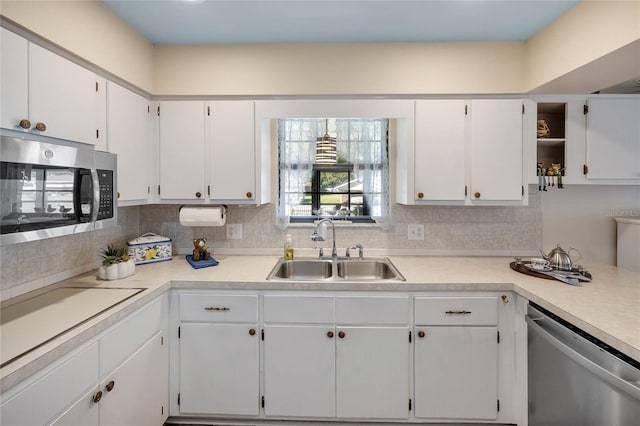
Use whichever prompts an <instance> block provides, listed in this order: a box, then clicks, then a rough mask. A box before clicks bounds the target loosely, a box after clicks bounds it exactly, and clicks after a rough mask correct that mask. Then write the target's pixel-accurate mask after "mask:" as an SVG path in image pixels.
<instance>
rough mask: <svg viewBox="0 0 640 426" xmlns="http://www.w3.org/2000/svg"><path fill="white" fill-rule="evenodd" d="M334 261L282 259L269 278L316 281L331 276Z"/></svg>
mask: <svg viewBox="0 0 640 426" xmlns="http://www.w3.org/2000/svg"><path fill="white" fill-rule="evenodd" d="M332 273H333V262H332V261H331V260H322V259H300V260H298V259H294V260H284V259H280V260H279V261H278V263H277V264H276V267H275V268H274V269H273V270H272V271H271V273H270V274H269V277H268V278H267V279H269V280H273V279H285V280H294V281H314V280H324V279H327V278H331V276H332Z"/></svg>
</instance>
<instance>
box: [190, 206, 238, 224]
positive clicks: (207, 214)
mask: <svg viewBox="0 0 640 426" xmlns="http://www.w3.org/2000/svg"><path fill="white" fill-rule="evenodd" d="M226 221H227V215H226V209H225V208H224V207H182V208H181V209H180V225H182V226H224V224H225V223H226Z"/></svg>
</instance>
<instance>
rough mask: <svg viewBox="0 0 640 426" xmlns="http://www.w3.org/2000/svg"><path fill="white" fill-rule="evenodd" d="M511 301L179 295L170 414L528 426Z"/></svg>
mask: <svg viewBox="0 0 640 426" xmlns="http://www.w3.org/2000/svg"><path fill="white" fill-rule="evenodd" d="M510 297H513V298H514V299H517V297H515V296H508V295H500V294H491V295H487V293H483V292H468V293H465V292H446V293H444V292H442V293H435V292H433V293H431V292H429V293H417V292H416V293H413V292H405V293H402V292H337V291H336V292H331V291H327V292H324V291H323V292H312V291H297V292H295V291H279V290H265V291H247V292H246V293H243V292H231V291H229V292H227V291H224V290H215V291H210V292H206V291H201V292H193V291H186V290H181V291H177V292H176V293H175V294H174V296H173V298H172V300H173V301H174V302H175V303H174V305H179V312H178V313H174V314H172V315H173V318H174V321H176V322H175V324H176V328H177V329H178V327H179V335H180V337H179V343H178V345H177V347H175V348H174V349H172V351H173V354H174V355H175V357H174V359H173V358H172V359H173V361H172V368H174V369H175V370H174V372H172V377H173V379H172V382H173V383H177V384H172V389H173V392H174V395H173V396H174V397H175V401H176V402H175V405H173V406H172V415H173V416H178V417H197V418H200V419H204V418H211V419H225V418H226V419H238V418H244V419H263V421H266V419H269V420H272V421H280V420H283V421H289V422H296V421H300V422H302V421H314V420H319V421H345V422H347V421H351V422H370V421H371V422H375V421H378V422H385V421H387V422H388V421H390V422H408V423H425V422H427V423H428V422H436V423H443V422H445V423H446V422H458V423H460V422H467V423H469V422H471V423H472V422H475V421H478V422H485V423H515V424H526V403H525V404H522V405H517V404H516V402H515V399H516V397H515V396H514V395H522V393H521V392H520V393H519V394H518V391H517V390H516V389H518V386H520V387H521V386H523V385H525V387H526V384H525V383H524V382H523V381H522V380H523V379H522V377H523V373H522V371H524V372H525V373H524V374H525V375H526V364H524V370H522V369H523V364H522V363H521V362H518V361H517V360H515V353H516V349H515V346H516V345H517V344H520V345H522V340H521V339H520V340H518V339H517V338H516V332H515V330H516V327H515V326H514V325H513V324H516V323H518V320H516V318H515V312H516V310H515V301H514V302H511V301H510ZM520 322H522V321H520ZM499 331H500V332H502V333H503V335H502V337H501V339H502V340H503V341H504V342H503V343H502V344H499V343H498V339H499V334H498V332H499ZM176 337H177V333H176ZM516 342H520V343H516ZM525 346H526V342H525ZM172 399H173V397H172ZM499 405H502V406H501V407H499ZM522 410H525V411H524V414H523V412H522ZM522 419H525V422H523V421H522Z"/></svg>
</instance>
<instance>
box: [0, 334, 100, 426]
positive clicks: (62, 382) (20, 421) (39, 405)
mask: <svg viewBox="0 0 640 426" xmlns="http://www.w3.org/2000/svg"><path fill="white" fill-rule="evenodd" d="M98 362H99V357H98V343H97V342H96V343H93V344H91V345H90V346H89V347H87V348H86V349H83V350H82V352H80V353H77V354H75V355H73V356H69V357H66V360H65V361H64V362H63V363H62V364H61V365H58V366H57V367H55V368H53V369H52V370H50V371H48V372H47V373H46V374H44V375H43V376H42V377H40V378H39V379H38V380H36V381H35V382H34V383H32V384H29V385H28V386H27V387H26V388H24V389H22V390H20V391H19V392H18V393H17V394H16V395H14V396H7V395H5V394H3V395H2V403H1V404H0V419H2V424H3V425H42V424H48V423H49V422H51V421H52V419H55V418H56V417H58V416H59V415H60V413H62V412H64V411H65V410H67V409H68V408H69V407H72V406H74V405H75V404H76V402H77V401H78V398H81V396H82V395H85V394H86V393H87V391H89V390H90V389H92V388H93V387H95V385H96V383H98Z"/></svg>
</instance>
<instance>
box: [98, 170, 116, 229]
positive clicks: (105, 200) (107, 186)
mask: <svg viewBox="0 0 640 426" xmlns="http://www.w3.org/2000/svg"><path fill="white" fill-rule="evenodd" d="M98 182H99V184H100V206H99V207H98V220H101V219H110V218H112V217H113V204H114V196H113V170H98Z"/></svg>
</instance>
